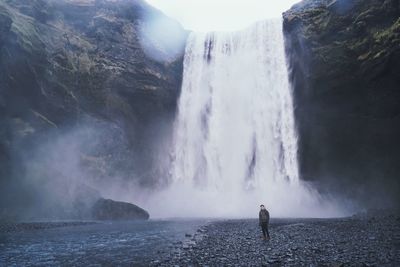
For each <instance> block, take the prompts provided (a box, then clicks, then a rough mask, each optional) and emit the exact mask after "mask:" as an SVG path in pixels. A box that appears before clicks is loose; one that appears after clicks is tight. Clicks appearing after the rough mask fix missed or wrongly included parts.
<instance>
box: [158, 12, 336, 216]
mask: <svg viewBox="0 0 400 267" xmlns="http://www.w3.org/2000/svg"><path fill="white" fill-rule="evenodd" d="M173 150H174V151H173V161H172V166H171V171H170V176H171V186H170V188H169V191H168V193H167V194H166V195H167V196H168V197H166V198H165V199H162V198H161V199H162V200H160V201H163V203H166V205H169V206H174V207H175V208H174V212H175V213H174V214H177V215H183V216H185V215H186V216H187V215H192V216H217V217H219V216H233V217H235V216H238V217H241V216H254V214H257V210H258V206H259V204H262V203H264V204H266V205H267V207H268V208H269V209H270V210H272V211H273V212H274V214H275V215H279V216H310V215H311V216H312V215H314V214H316V213H318V212H321V210H322V209H324V208H321V207H320V205H319V202H320V201H319V196H318V194H317V193H316V192H315V191H313V190H311V189H309V188H308V187H306V186H305V185H304V184H303V183H302V182H301V181H300V180H299V170H298V161H297V138H296V128H295V121H294V114H293V100H292V96H291V87H290V83H289V79H288V70H287V66H286V58H285V52H284V38H283V33H282V21H281V20H267V21H262V22H258V23H256V24H254V25H253V26H251V27H249V28H247V29H245V30H243V31H238V32H210V33H191V35H190V36H189V38H188V41H187V45H186V51H185V58H184V73H183V83H182V90H181V96H180V99H179V103H178V114H177V118H176V122H175V140H174V149H173ZM171 198H173V199H175V202H174V203H173V204H171V203H170V202H171V201H169V200H171ZM167 203H168V204H167ZM317 207H318V208H317ZM193 210H195V212H193ZM310 210H312V211H310ZM335 215H336V214H335ZM314 216H315V215H314ZM318 216H321V214H320V213H318ZM322 216H323V215H322Z"/></svg>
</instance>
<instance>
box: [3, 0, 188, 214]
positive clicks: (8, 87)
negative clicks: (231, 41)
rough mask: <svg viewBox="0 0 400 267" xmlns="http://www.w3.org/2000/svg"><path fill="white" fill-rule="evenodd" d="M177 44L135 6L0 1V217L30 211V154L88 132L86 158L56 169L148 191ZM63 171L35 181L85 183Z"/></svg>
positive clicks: (157, 17)
mask: <svg viewBox="0 0 400 267" xmlns="http://www.w3.org/2000/svg"><path fill="white" fill-rule="evenodd" d="M186 37H187V32H186V31H185V30H183V29H182V27H181V26H180V25H179V24H178V23H176V22H175V21H172V20H171V19H169V18H168V17H166V16H164V15H163V14H162V13H161V12H159V11H158V10H156V9H154V8H153V7H151V6H149V5H147V4H146V3H145V2H144V1H142V0H117V1H115V0H32V1H25V0H12V1H11V0H5V1H1V2H0V183H1V184H0V188H1V192H0V217H1V216H2V214H7V213H9V209H12V208H10V206H13V205H16V206H19V207H22V209H26V208H29V206H30V205H31V203H32V202H35V201H34V199H35V198H36V196H37V195H38V192H32V190H31V189H30V188H29V186H30V184H33V183H36V184H38V183H39V182H34V180H35V179H36V178H35V177H33V176H35V173H37V166H38V164H36V162H35V160H37V159H39V158H41V155H38V153H37V152H38V149H39V150H40V149H41V148H42V147H43V146H44V145H43V144H46V147H49V146H48V144H49V143H51V142H52V140H56V141H54V142H55V143H58V144H59V143H60V142H59V141H60V140H61V139H62V136H63V135H65V133H67V132H73V133H74V134H75V133H76V132H77V131H78V132H81V133H82V132H85V131H86V130H87V126H88V125H91V129H89V130H91V131H89V132H90V133H89V134H86V136H87V137H86V138H85V139H81V142H80V143H79V147H83V146H89V147H90V146H92V148H93V147H94V144H92V143H94V142H96V149H89V150H88V149H81V150H80V151H78V153H75V154H74V155H71V157H70V158H68V157H67V156H66V157H65V158H63V157H61V158H59V161H58V162H60V161H65V163H67V162H70V161H73V160H74V158H80V159H81V160H80V161H79V162H78V164H79V168H81V167H82V169H86V170H89V171H90V172H91V176H92V177H96V179H98V180H102V179H103V180H104V179H109V178H110V177H119V178H120V179H128V180H129V179H136V181H135V182H137V183H138V184H140V185H143V186H153V185H154V184H156V183H158V182H159V179H160V172H161V171H160V170H159V169H158V168H159V165H160V164H158V165H157V166H155V164H154V162H155V161H156V159H157V162H158V158H159V157H165V158H167V157H168V156H164V154H163V151H162V150H160V148H162V147H163V143H165V142H167V141H166V140H168V139H169V138H170V136H171V133H172V121H173V119H174V115H175V110H176V101H177V98H178V95H179V90H180V84H181V79H182V67H183V66H182V64H183V62H182V60H183V53H184V46H185V41H186ZM82 126H83V127H82ZM92 126H93V127H92ZM82 128H83V130H82ZM89 128H90V127H89ZM60 138H61V139H60ZM94 139H96V140H95V141H94ZM63 140H68V138H67V139H65V138H64V139H63ZM70 141H71V140H70ZM70 141H68V142H69V143H68V142H66V143H65V146H64V148H62V149H60V150H59V152H57V153H54V154H56V155H60V154H61V155H62V154H63V153H64V152H65V150H67V149H66V148H68V147H71V145H72V144H76V143H77V142H75V141H74V142H70ZM54 142H53V143H54ZM67 143H68V144H67ZM54 146H55V145H50V147H54ZM46 154H47V153H46V151H45V152H44V155H46ZM42 155H43V154H42ZM32 161H33V162H35V164H33V165H35V167H34V170H32V164H31V163H32ZM27 162H28V164H24V163H27ZM28 165H29V166H28ZM53 165H54V164H53ZM48 166H49V165H46V166H42V169H47V167H48ZM50 167H51V166H50ZM65 169H69V170H68V171H66V173H61V174H60V173H58V172H55V173H51V175H50V174H45V173H44V172H43V171H41V172H40V177H39V178H38V179H41V180H40V181H41V182H42V184H46V183H45V182H44V181H43V177H44V176H46V175H48V176H53V177H54V175H55V176H58V177H63V178H62V179H65V180H66V179H70V177H69V176H74V178H73V179H80V177H78V176H85V175H82V173H81V174H78V173H76V172H75V170H76V168H72V167H70V166H69V167H68V168H65ZM73 169H74V170H73ZM86 174H87V173H86ZM89 176H90V175H89ZM53 177H50V179H52V178H53ZM65 183H67V184H68V182H65ZM39 194H40V193H39ZM5 206H8V207H5Z"/></svg>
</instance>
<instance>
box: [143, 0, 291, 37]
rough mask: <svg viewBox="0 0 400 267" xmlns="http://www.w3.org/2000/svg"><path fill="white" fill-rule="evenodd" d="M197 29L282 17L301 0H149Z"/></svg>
mask: <svg viewBox="0 0 400 267" xmlns="http://www.w3.org/2000/svg"><path fill="white" fill-rule="evenodd" d="M146 1H147V2H148V3H150V4H151V5H153V6H155V7H156V8H158V9H160V10H162V11H163V12H164V13H165V14H167V15H168V16H170V17H172V18H174V19H176V20H178V21H179V22H180V23H181V24H182V25H183V27H184V28H186V29H188V30H193V31H213V30H238V29H241V28H244V27H246V26H248V25H250V24H251V23H253V22H255V21H258V20H262V19H266V18H278V17H281V14H282V12H283V11H285V10H287V9H289V8H290V7H291V6H292V5H293V4H294V3H296V2H299V0H146Z"/></svg>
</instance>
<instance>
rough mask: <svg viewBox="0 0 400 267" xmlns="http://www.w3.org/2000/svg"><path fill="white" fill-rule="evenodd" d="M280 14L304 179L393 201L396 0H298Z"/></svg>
mask: <svg viewBox="0 0 400 267" xmlns="http://www.w3.org/2000/svg"><path fill="white" fill-rule="evenodd" d="M283 16H284V31H285V35H286V45H287V54H288V56H289V63H290V67H291V76H292V77H291V78H292V81H293V85H294V97H295V104H296V111H295V113H296V114H295V115H296V117H297V121H298V128H299V135H300V138H299V139H300V144H299V145H300V148H299V149H300V151H299V156H300V160H301V172H302V175H303V178H305V179H308V180H314V181H318V182H319V183H320V184H321V186H322V188H325V189H326V188H334V189H335V191H336V192H339V193H345V194H346V195H350V196H352V197H356V198H358V199H359V200H363V201H365V202H364V203H367V204H369V205H373V206H380V205H386V204H391V203H396V202H398V200H399V195H398V193H399V188H400V187H399V185H400V184H399V181H400V179H399V174H400V165H399V160H400V152H399V149H400V138H399V136H400V75H399V73H400V2H399V1H398V0H385V1H383V0H354V1H347V0H304V1H302V2H301V3H299V4H297V5H295V6H293V7H292V8H291V9H290V10H289V11H287V12H285V13H284V15H283Z"/></svg>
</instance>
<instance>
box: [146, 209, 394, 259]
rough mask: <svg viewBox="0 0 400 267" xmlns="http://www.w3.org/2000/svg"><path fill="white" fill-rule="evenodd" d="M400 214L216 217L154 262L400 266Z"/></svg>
mask: <svg viewBox="0 0 400 267" xmlns="http://www.w3.org/2000/svg"><path fill="white" fill-rule="evenodd" d="M399 230H400V216H399V215H397V214H396V215H394V214H391V215H390V214H386V215H379V216H371V215H368V216H365V215H364V216H353V217H350V218H342V219H276V220H272V221H271V224H270V235H271V240H270V241H264V240H262V239H261V230H260V228H259V226H258V222H257V220H252V219H248V220H223V221H214V222H211V223H209V224H207V225H205V226H203V227H201V228H200V229H199V230H198V231H197V233H196V234H195V235H193V236H190V235H187V238H186V240H185V241H184V242H182V243H179V244H176V246H175V251H173V252H172V253H171V254H170V256H169V257H168V258H165V259H160V260H156V261H153V262H152V265H154V266H400V231H399Z"/></svg>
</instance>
